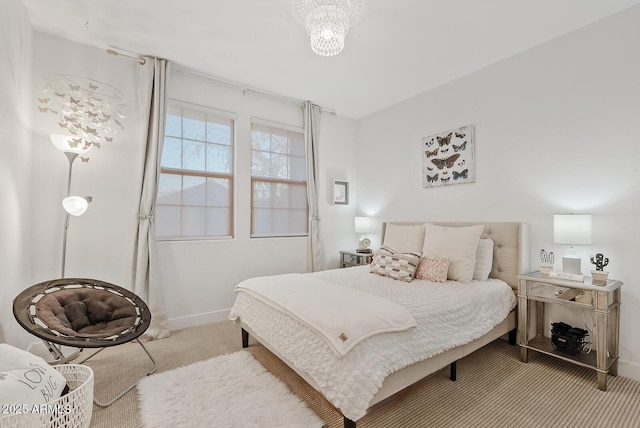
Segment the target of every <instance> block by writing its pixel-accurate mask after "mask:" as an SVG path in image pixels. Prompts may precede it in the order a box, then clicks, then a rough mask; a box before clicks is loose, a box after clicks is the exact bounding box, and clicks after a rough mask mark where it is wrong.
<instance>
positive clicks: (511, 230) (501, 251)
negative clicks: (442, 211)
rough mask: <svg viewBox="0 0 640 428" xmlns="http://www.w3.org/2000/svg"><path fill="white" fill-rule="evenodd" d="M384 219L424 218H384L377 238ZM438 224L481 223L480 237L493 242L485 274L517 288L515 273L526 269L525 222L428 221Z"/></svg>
mask: <svg viewBox="0 0 640 428" xmlns="http://www.w3.org/2000/svg"><path fill="white" fill-rule="evenodd" d="M387 223H391V224H397V225H417V224H424V223H427V222H396V221H392V222H384V223H382V237H381V242H384V234H385V230H386V226H387ZM429 223H432V224H436V225H439V226H452V227H460V226H473V225H477V224H482V225H484V231H483V232H482V238H490V239H493V241H494V243H495V244H494V246H493V269H491V273H490V274H489V276H490V277H491V278H497V279H501V280H503V281H504V282H506V283H507V284H509V285H510V286H511V287H512V288H513V289H515V290H517V289H518V279H517V276H518V275H519V274H523V273H527V272H529V225H528V224H526V223H517V222H429Z"/></svg>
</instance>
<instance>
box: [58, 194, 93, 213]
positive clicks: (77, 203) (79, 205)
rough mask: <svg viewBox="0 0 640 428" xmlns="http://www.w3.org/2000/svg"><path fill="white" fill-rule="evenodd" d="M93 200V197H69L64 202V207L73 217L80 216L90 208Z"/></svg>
mask: <svg viewBox="0 0 640 428" xmlns="http://www.w3.org/2000/svg"><path fill="white" fill-rule="evenodd" d="M91 199H93V198H92V197H91V196H86V197H82V196H67V197H66V198H64V199H63V200H62V207H63V208H64V210H65V211H66V212H68V213H69V214H71V215H73V216H80V215H82V214H84V213H85V211H87V208H89V202H91Z"/></svg>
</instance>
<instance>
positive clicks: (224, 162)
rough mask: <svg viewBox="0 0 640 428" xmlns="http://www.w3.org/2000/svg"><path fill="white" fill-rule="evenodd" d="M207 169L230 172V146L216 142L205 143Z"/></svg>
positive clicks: (209, 170)
mask: <svg viewBox="0 0 640 428" xmlns="http://www.w3.org/2000/svg"><path fill="white" fill-rule="evenodd" d="M207 171H208V172H221V173H226V174H228V173H230V172H231V147H229V146H221V145H218V144H207Z"/></svg>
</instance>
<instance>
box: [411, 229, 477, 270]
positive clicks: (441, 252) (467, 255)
mask: <svg viewBox="0 0 640 428" xmlns="http://www.w3.org/2000/svg"><path fill="white" fill-rule="evenodd" d="M483 230H484V226H483V225H481V224H480V225H477V226H467V227H445V226H436V225H435V224H429V223H427V225H426V227H425V235H424V246H423V247H422V255H423V256H424V257H427V256H433V257H448V258H449V273H448V275H447V278H448V279H451V280H454V281H460V282H469V281H471V280H472V279H473V272H474V270H475V266H476V251H477V249H478V241H479V240H480V236H481V235H482V231H483Z"/></svg>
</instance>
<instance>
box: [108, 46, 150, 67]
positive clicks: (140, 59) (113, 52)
mask: <svg viewBox="0 0 640 428" xmlns="http://www.w3.org/2000/svg"><path fill="white" fill-rule="evenodd" d="M107 53H108V54H109V55H113V56H123V57H125V58H131V59H135V60H136V61H138V62H139V63H140V64H145V63H146V62H147V60H146V59H144V58H143V57H141V56H139V55H132V54H129V53H125V52H122V51H117V50H115V49H114V48H107Z"/></svg>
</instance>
